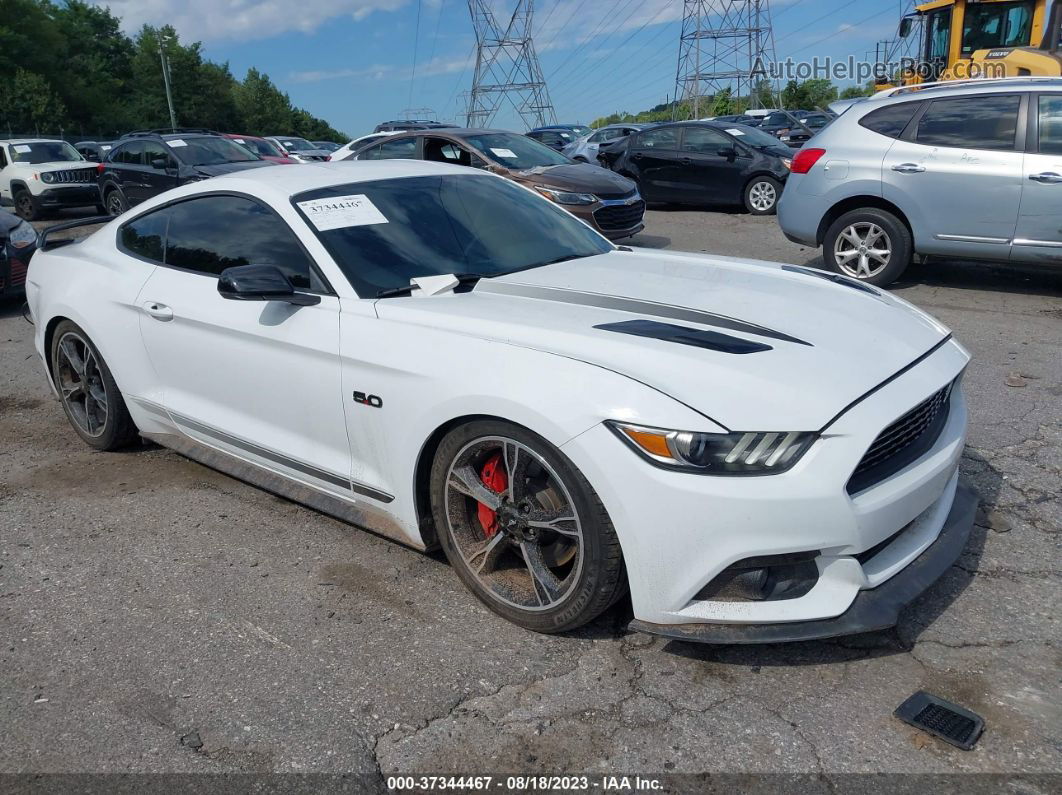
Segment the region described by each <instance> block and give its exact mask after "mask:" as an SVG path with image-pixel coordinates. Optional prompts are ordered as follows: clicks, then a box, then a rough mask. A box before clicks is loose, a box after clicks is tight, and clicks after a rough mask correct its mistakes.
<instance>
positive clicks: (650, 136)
mask: <svg viewBox="0 0 1062 795" xmlns="http://www.w3.org/2000/svg"><path fill="white" fill-rule="evenodd" d="M678 138H679V131H678V127H662V128H660V129H658V130H648V131H646V132H643V133H642V134H641V135H639V136H638V147H637V148H638V149H678V148H679V142H678Z"/></svg>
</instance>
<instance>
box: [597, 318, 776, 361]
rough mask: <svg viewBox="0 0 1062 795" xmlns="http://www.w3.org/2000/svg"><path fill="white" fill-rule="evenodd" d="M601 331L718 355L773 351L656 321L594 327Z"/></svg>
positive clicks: (763, 345)
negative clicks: (692, 348) (690, 347)
mask: <svg viewBox="0 0 1062 795" xmlns="http://www.w3.org/2000/svg"><path fill="white" fill-rule="evenodd" d="M594 328H596V329H600V330H601V331H614V332H616V333H617V334H630V335H632V336H635V337H645V338H646V339H653V340H662V341H663V342H675V343H678V344H679V345H690V346H692V347H694V348H705V349H706V350H710V351H718V352H719V353H736V354H744V353H762V352H763V351H769V350H772V348H771V346H770V345H766V344H764V343H762V342H752V341H751V340H745V339H742V338H741V337H732V336H730V335H729V334H720V333H719V332H718V331H708V329H703V328H690V327H689V326H676V325H675V324H674V323H658V322H657V321H655V320H624V321H623V322H621V323H602V324H601V325H599V326H594Z"/></svg>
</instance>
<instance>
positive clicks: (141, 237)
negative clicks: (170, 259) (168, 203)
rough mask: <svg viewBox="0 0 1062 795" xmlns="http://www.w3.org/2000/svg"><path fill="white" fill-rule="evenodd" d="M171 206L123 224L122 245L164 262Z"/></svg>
mask: <svg viewBox="0 0 1062 795" xmlns="http://www.w3.org/2000/svg"><path fill="white" fill-rule="evenodd" d="M168 220H169V208H168V207H163V208H162V209H161V210H156V211H155V212H152V213H147V214H146V215H142V216H140V217H139V218H134V219H133V220H132V221H130V222H129V223H127V224H125V225H123V226H122V228H121V229H120V230H119V232H118V240H119V241H120V243H121V247H122V248H124V249H125V250H126V251H127V252H129V253H130V254H136V255H137V256H140V257H144V258H145V259H149V260H153V261H154V262H162V261H163V258H164V254H165V245H164V241H165V239H166V224H167V222H168Z"/></svg>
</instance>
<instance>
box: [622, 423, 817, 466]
mask: <svg viewBox="0 0 1062 795" xmlns="http://www.w3.org/2000/svg"><path fill="white" fill-rule="evenodd" d="M607 424H608V426H609V428H611V429H612V431H613V432H614V433H615V434H616V435H617V436H619V437H620V438H621V439H623V441H625V442H626V443H627V444H628V445H630V446H631V447H633V448H634V449H635V450H636V451H637V452H638V453H640V454H641V455H642V456H644V457H645V458H648V459H649V460H650V461H652V462H653V463H655V464H659V465H660V466H663V467H667V468H669V469H678V470H682V471H684V472H699V473H701V474H705V475H774V474H777V473H779V472H785V471H786V470H787V469H790V468H791V467H792V466H793V465H794V464H795V463H796V462H797V461H798V460H800V457H801V456H802V455H804V453H806V452H807V450H808V448H809V447H811V444H812V442H814V441H815V439H816V438H817V436H816V434H814V433H802V432H796V431H794V432H790V433H787V432H785V431H779V432H772V431H750V432H747V433H746V432H740V431H739V432H737V433H695V432H691V431H668V430H663V429H660V428H646V427H643V426H640V425H628V424H627V423H623V422H609V423H607Z"/></svg>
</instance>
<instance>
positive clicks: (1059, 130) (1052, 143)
mask: <svg viewBox="0 0 1062 795" xmlns="http://www.w3.org/2000/svg"><path fill="white" fill-rule="evenodd" d="M1040 151H1041V152H1042V153H1043V154H1045V155H1062V95H1055V96H1047V97H1040Z"/></svg>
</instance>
